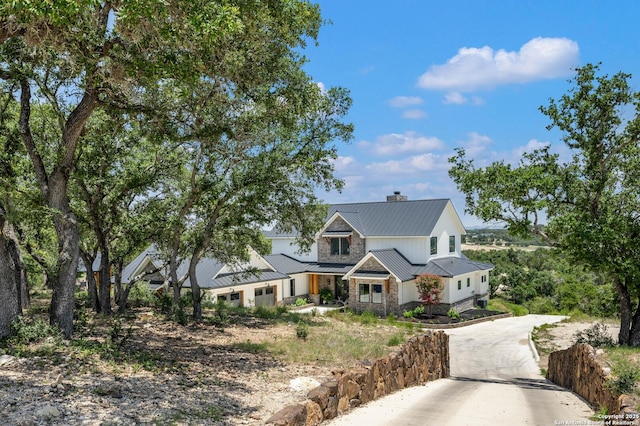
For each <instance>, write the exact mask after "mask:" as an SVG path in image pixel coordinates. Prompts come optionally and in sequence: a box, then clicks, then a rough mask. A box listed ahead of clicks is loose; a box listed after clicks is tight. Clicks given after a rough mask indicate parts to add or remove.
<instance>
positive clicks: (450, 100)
mask: <svg viewBox="0 0 640 426" xmlns="http://www.w3.org/2000/svg"><path fill="white" fill-rule="evenodd" d="M467 102H469V99H467V98H465V97H464V96H463V95H462V93H460V92H449V93H447V94H446V95H444V98H443V99H442V103H444V104H456V105H462V104H466V103H467Z"/></svg>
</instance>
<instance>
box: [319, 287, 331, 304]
mask: <svg viewBox="0 0 640 426" xmlns="http://www.w3.org/2000/svg"><path fill="white" fill-rule="evenodd" d="M320 299H321V300H322V301H324V302H325V303H331V302H333V293H332V292H331V290H329V289H328V288H326V287H325V288H323V289H322V290H320Z"/></svg>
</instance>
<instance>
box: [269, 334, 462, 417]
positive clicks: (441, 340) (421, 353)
mask: <svg viewBox="0 0 640 426" xmlns="http://www.w3.org/2000/svg"><path fill="white" fill-rule="evenodd" d="M449 371H450V367H449V336H448V335H446V334H445V333H444V332H443V331H438V332H429V333H426V334H423V335H420V336H415V337H412V338H411V339H410V340H408V341H407V342H406V343H405V344H404V345H403V346H402V347H401V348H400V349H398V350H397V351H395V352H392V353H391V354H389V355H387V356H385V357H382V358H378V359H377V360H375V361H374V362H366V363H363V364H362V365H360V366H358V367H356V368H354V369H352V370H349V371H341V372H334V376H335V377H334V379H333V380H330V381H327V382H325V383H323V384H322V385H320V386H318V387H317V388H314V389H312V390H311V391H310V392H309V394H308V395H307V398H308V399H307V400H306V401H304V402H302V403H300V404H297V405H292V406H289V407H286V408H284V409H282V410H280V411H279V412H277V413H275V414H274V415H273V416H272V417H271V418H270V419H268V420H267V424H272V425H278V426H314V425H318V424H320V423H322V422H323V421H325V420H329V419H332V418H334V417H337V416H338V415H340V414H343V413H345V412H347V411H349V410H350V409H352V408H355V407H358V406H359V405H361V404H366V403H367V402H369V401H372V400H374V399H377V398H381V397H383V396H385V395H388V394H390V393H392V392H395V391H397V390H400V389H404V388H407V387H410V386H417V385H422V384H424V383H426V382H429V381H433V380H437V379H441V378H445V377H449V374H450V373H449Z"/></svg>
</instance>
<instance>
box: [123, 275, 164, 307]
mask: <svg viewBox="0 0 640 426" xmlns="http://www.w3.org/2000/svg"><path fill="white" fill-rule="evenodd" d="M156 300H157V297H156V296H154V295H153V293H152V292H151V290H150V289H149V286H148V285H147V284H145V283H142V282H140V281H138V282H137V283H135V284H134V285H133V287H131V291H130V292H129V298H128V303H129V305H131V306H132V307H142V306H146V307H153V306H154V305H155V303H156Z"/></svg>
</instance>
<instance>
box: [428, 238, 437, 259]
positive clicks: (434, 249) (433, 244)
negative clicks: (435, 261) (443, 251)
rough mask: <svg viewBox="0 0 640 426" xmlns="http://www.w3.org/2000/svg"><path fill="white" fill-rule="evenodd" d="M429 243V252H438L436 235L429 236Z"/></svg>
mask: <svg viewBox="0 0 640 426" xmlns="http://www.w3.org/2000/svg"><path fill="white" fill-rule="evenodd" d="M429 245H430V246H431V254H432V255H434V254H438V237H431V242H430V243H429Z"/></svg>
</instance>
